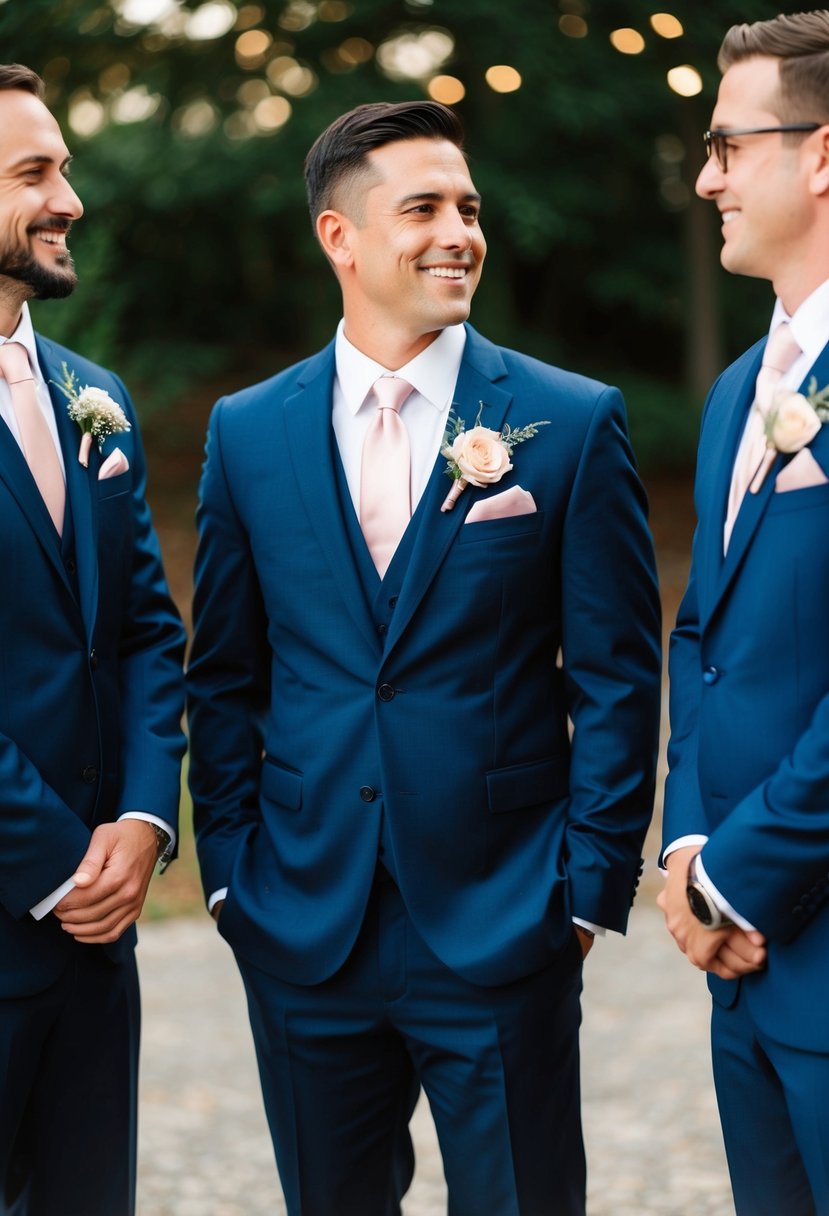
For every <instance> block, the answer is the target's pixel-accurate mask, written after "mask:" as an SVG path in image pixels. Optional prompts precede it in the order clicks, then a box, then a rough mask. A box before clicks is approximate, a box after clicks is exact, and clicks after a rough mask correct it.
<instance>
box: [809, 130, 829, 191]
mask: <svg viewBox="0 0 829 1216" xmlns="http://www.w3.org/2000/svg"><path fill="white" fill-rule="evenodd" d="M812 139H813V140H814V150H813V153H812V162H811V173H810V175H809V189H810V190H811V192H812V194H813V195H815V196H816V197H824V196H825V197H829V123H827V124H826V125H825V126H823V127H821V128H820V130H819V131H815V133H814V135H813V136H812Z"/></svg>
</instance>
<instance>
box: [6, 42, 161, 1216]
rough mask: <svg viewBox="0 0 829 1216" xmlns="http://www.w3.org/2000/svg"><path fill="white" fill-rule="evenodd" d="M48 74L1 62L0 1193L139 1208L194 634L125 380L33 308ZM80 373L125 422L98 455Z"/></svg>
mask: <svg viewBox="0 0 829 1216" xmlns="http://www.w3.org/2000/svg"><path fill="white" fill-rule="evenodd" d="M42 95H43V86H42V83H41V81H40V80H39V78H38V77H37V76H36V75H35V74H34V73H33V72H31V71H30V70H29V69H28V68H25V67H22V66H20V65H17V64H12V65H5V66H0V566H1V567H2V569H3V571H4V583H3V594H2V596H0V638H2V643H0V808H2V809H1V810H0V960H2V961H0V1212H2V1213H4V1214H8V1216H57V1214H58V1213H60V1216H129V1214H130V1213H132V1212H133V1211H134V1201H135V1152H136V1136H135V1132H136V1096H137V1095H136V1090H137V1061H138V1033H139V1003H138V983H137V976H136V969H135V959H134V951H133V947H134V944H135V930H134V928H133V927H132V925H133V921H134V920H135V919H136V917H137V916H138V914H139V912H140V910H141V905H142V903H143V900H144V896H145V894H146V891H147V885H148V883H149V881H150V876H151V874H152V871H153V868H154V866H155V864H156V860H157V858H158V856H159V854H163V853H168V854H169V853H170V852H171V851H172V848H173V846H174V843H175V832H176V823H177V809H178V794H179V784H178V783H179V768H180V762H181V754H182V751H183V736H182V733H181V727H180V719H181V712H182V709H183V676H182V670H181V663H182V658H183V644H184V635H183V630H182V626H181V622H180V620H179V618H178V616H177V614H176V611H175V609H174V607H173V605H172V603H171V602H170V599H169V596H168V594H167V589H166V585H165V582H164V575H163V572H162V569H161V560H160V554H159V549H158V544H157V542H156V539H155V536H154V534H153V530H152V526H151V523H150V516H149V512H148V510H147V505H146V502H145V499H144V483H145V473H144V459H143V455H142V451H141V444H140V441H139V438H138V433H137V426H136V420H135V415H134V413H133V410H132V406H131V404H130V401H129V398H128V397H127V394H126V392H125V390H124V386H123V385H122V384H121V382H120V380H118V379H117V378H116V377H115V376H113V375H112V374H111V373H110V372H107V371H105V370H104V369H103V368H100V367H96V366H95V365H94V364H92V363H89V362H88V361H87V360H86V359H83V358H82V357H81V356H80V355H77V354H75V353H74V352H73V351H70V350H66V349H64V348H63V347H59V346H57V345H55V343H53V342H50V341H48V340H46V339H45V338H42V337H40V336H39V335H37V334H35V332H34V330H33V328H32V322H31V318H30V316H29V311H28V303H27V302H28V301H29V300H30V299H33V298H48V297H60V296H66V295H68V294H69V292H71V290H72V288H73V286H74V284H75V272H74V268H73V265H72V259H71V256H70V254H69V250H68V247H67V236H68V233H69V230H70V228H71V226H72V223H73V221H74V220H75V219H77V218H78V217H79V216H80V215H81V212H82V208H81V204H80V201H79V199H78V197H77V195H76V194H75V192H74V190H73V189H72V187H71V186H70V185H69V182H68V181H67V170H68V164H69V153H68V151H67V149H66V146H65V144H64V142H63V138H62V136H61V133H60V128H59V127H58V124H57V123H56V122H55V120H54V118H53V117H52V115H51V114H50V113H49V111H48V110H47V108H46V106H45V105H44V104H43V101H42V100H41V98H42ZM67 375H68V376H69V377H70V378H71V377H73V376H74V377H75V380H74V385H75V390H76V392H77V390H78V389H82V388H84V387H85V386H91V389H94V390H96V392H95V393H94V394H93V403H94V404H95V405H96V408H99V409H100V410H103V411H104V413H105V414H107V416H108V417H110V418H111V419H114V420H115V425H116V426H117V427H119V428H122V429H119V430H118V432H117V433H115V434H112V435H110V436H109V437H108V438H105V439H104V440H103V443H102V449H101V450H99V446H98V445H97V444H95V443H93V445H92V447H91V451H90V452H89V453H88V455H87V456H86V460H87V463H86V465H85V466H84V465H82V464H81V463H80V462H79V459H78V457H79V452H80V447H81V429H80V427H79V426H78V424H77V423H76V422H75V421H73V420H72V418H71V417H70V416H69V413H68V410H67V407H68V404H69V402H68V400H67V397H66V396H65V394H64V393H62V391H61V389H60V387H59V386H60V385H61V384H62V382H63V381H64V379H65V377H66V376H67ZM70 395H71V394H70ZM127 426H129V429H123V428H126V427H127Z"/></svg>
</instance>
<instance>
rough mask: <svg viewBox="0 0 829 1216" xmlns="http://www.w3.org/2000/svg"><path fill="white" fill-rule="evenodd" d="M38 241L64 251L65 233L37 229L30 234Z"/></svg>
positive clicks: (51, 229) (49, 229)
mask: <svg viewBox="0 0 829 1216" xmlns="http://www.w3.org/2000/svg"><path fill="white" fill-rule="evenodd" d="M32 235H33V236H36V237H37V239H38V240H39V241H43V242H44V244H46V245H54V246H55V247H56V248H58V249H62V250H65V249H66V232H65V231H56V230H55V229H53V228H37V229H35V231H34V232H33V233H32Z"/></svg>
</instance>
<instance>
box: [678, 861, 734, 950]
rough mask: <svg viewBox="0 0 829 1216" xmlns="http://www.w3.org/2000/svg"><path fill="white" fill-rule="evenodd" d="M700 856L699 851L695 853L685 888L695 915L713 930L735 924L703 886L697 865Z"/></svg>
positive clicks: (689, 867) (706, 926)
mask: <svg viewBox="0 0 829 1216" xmlns="http://www.w3.org/2000/svg"><path fill="white" fill-rule="evenodd" d="M698 857H699V853H695V854H694V856H693V857H692V858H691V861H690V864H689V866H688V885H687V886H686V888H685V891H686V894H687V896H688V903H689V905H690V908H691V911H692V912H693V914H694V916H695V917H696V918H697V920H698V921H699V922H700V924H701V925H702V927H703V928H704V929H710V930H712V931H713V930H714V929H724V928H726V926H727V925H733V924H734V922H733V920H731V919H730V917H728V916H726V915H725V913H724V912H721V911H720V909H719V908H718V907H717V905H716V904H715V902H714V900H713V898H712V897H711V895H710V894H709V892H708V891H706V889H705V887H704V886H703V884H702V881H701V879H700V876H699V868H698V866H697V859H698Z"/></svg>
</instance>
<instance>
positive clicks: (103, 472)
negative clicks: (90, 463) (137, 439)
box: [98, 448, 130, 481]
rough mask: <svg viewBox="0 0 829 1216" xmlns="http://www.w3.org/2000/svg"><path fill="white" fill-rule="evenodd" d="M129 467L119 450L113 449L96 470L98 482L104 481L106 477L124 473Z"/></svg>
mask: <svg viewBox="0 0 829 1216" xmlns="http://www.w3.org/2000/svg"><path fill="white" fill-rule="evenodd" d="M129 467H130V462H129V461H128V460H127V458H126V456H125V455H124V453H123V452H122V451H121V449H120V448H113V449H112V451H111V452H110V454H109V455H108V456H107V458H106V460H105V461H104V463H103V464H102V465H101V467H100V469H99V470H98V481H106V479H107V477H117V476H118V474H119V473H126V471H127V469H129Z"/></svg>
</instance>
